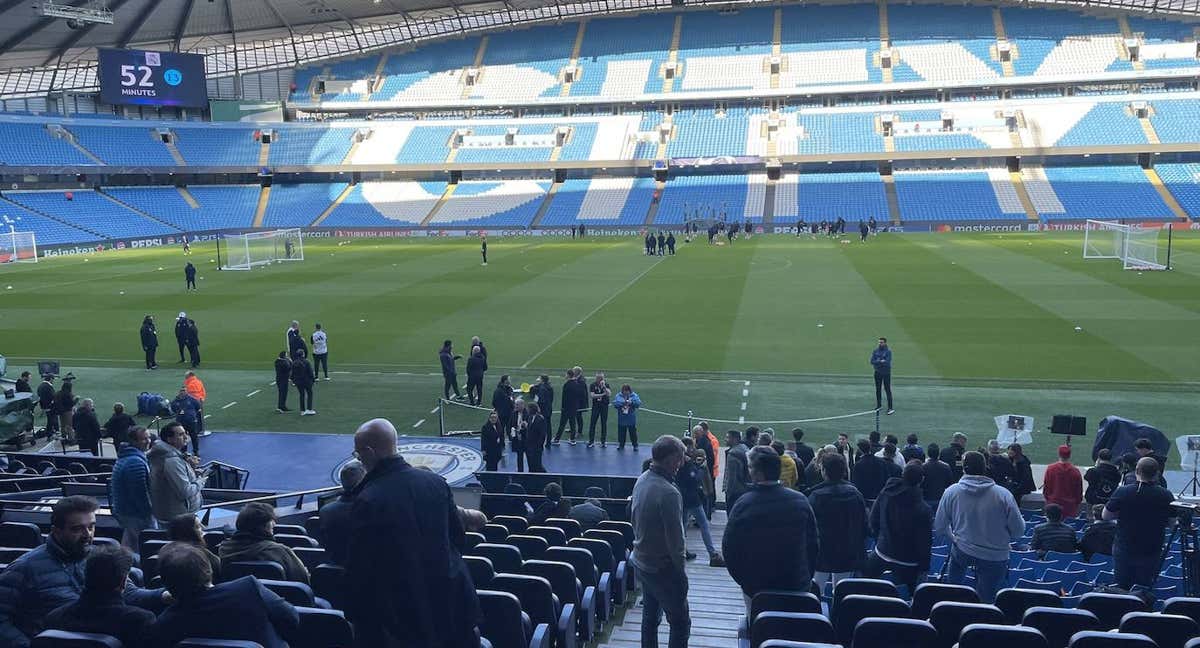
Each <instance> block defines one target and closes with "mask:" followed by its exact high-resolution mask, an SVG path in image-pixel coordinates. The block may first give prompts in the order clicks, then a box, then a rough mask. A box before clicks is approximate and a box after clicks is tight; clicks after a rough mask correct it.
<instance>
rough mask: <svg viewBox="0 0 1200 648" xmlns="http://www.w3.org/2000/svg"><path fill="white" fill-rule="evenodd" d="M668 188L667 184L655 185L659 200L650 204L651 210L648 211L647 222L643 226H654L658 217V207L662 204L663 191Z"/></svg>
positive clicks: (658, 183)
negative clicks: (655, 218)
mask: <svg viewBox="0 0 1200 648" xmlns="http://www.w3.org/2000/svg"><path fill="white" fill-rule="evenodd" d="M666 186H667V183H665V182H656V183H654V188H655V189H657V190H658V195H659V199H658V200H655V201H651V202H650V209H647V210H646V220H645V221H644V222H643V223H642V224H643V225H653V224H654V217H655V216H657V215H658V207H659V205H661V204H662V195H663V189H664V188H665V187H666Z"/></svg>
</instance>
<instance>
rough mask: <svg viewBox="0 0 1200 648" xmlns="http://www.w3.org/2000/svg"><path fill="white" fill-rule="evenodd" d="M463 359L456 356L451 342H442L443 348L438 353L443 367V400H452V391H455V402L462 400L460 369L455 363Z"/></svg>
mask: <svg viewBox="0 0 1200 648" xmlns="http://www.w3.org/2000/svg"><path fill="white" fill-rule="evenodd" d="M460 358H462V356H460V355H454V349H453V345H452V344H451V342H450V340H446V341H444V342H442V348H441V350H440V351H438V362H439V363H441V365H442V399H443V400H450V390H451V389H453V390H454V398H455V400H462V394H461V393H459V391H458V369H457V368H455V366H454V361H455V360H458V359H460Z"/></svg>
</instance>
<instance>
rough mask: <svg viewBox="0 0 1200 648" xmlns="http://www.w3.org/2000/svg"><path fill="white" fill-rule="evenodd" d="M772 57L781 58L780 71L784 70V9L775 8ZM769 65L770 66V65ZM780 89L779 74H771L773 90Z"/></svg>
mask: <svg viewBox="0 0 1200 648" xmlns="http://www.w3.org/2000/svg"><path fill="white" fill-rule="evenodd" d="M771 56H772V57H779V59H780V64H779V67H780V71H782V69H783V9H780V8H778V7H776V8H775V22H774V26H773V27H772V28H771ZM767 65H770V63H768V64H767ZM777 88H779V72H773V73H771V89H772V90H774V89H777Z"/></svg>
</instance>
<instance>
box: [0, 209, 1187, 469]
mask: <svg viewBox="0 0 1200 648" xmlns="http://www.w3.org/2000/svg"><path fill="white" fill-rule="evenodd" d="M1096 234H1104V235H1105V236H1113V237H1114V238H1115V237H1116V235H1113V234H1110V233H1106V232H1100V231H1099V229H1097V230H1094V231H1093V230H1089V231H1087V232H1085V231H1082V230H1081V231H1060V232H1036V233H1030V232H1024V231H1021V232H994V233H987V232H969V233H961V232H949V233H931V234H880V235H879V236H874V237H871V238H870V239H869V240H868V241H867V242H866V243H859V242H858V240H857V236H853V237H846V238H847V239H851V240H850V242H846V243H843V242H841V240H840V239H833V238H827V237H817V238H816V239H813V238H809V237H807V236H806V237H801V238H797V237H795V236H794V235H790V236H789V235H756V236H754V237H753V238H752V239H750V240H745V239H738V240H735V241H734V242H733V244H732V245H727V246H720V247H718V246H709V245H708V244H707V243H706V242H705V241H704V240H703V239H702V240H701V241H699V242H692V243H690V244H688V243H683V242H682V241H681V242H680V243H679V245H678V251H677V254H676V255H675V256H673V257H671V256H667V257H647V256H645V255H644V254H643V251H642V248H643V243H642V241H641V239H640V238H639V237H637V236H632V237H627V238H618V237H608V236H594V237H588V238H585V239H582V240H571V239H569V238H566V239H563V238H558V237H503V236H490V237H489V238H488V257H489V258H488V265H487V266H481V265H480V258H479V241H478V240H476V239H474V238H452V237H447V238H443V239H439V238H423V239H407V240H397V239H382V238H364V239H360V238H354V239H338V238H318V237H311V238H310V237H309V236H308V235H305V237H304V238H303V239H302V240H301V239H297V241H296V242H297V244H298V245H295V249H294V254H293V256H296V255H295V252H298V251H302V254H303V258H304V259H305V262H304V263H280V264H273V265H271V266H269V267H270V268H271V270H270V271H269V272H264V271H261V270H260V271H257V272H255V271H251V272H246V273H230V272H216V267H217V245H216V243H215V242H213V241H198V242H193V244H192V255H191V256H184V255H183V254H182V253H181V251H180V249H179V248H178V247H172V248H156V249H126V250H112V251H104V252H99V253H91V254H87V255H78V256H70V257H59V258H43V259H41V260H40V262H39V263H38V264H36V265H34V264H5V265H4V266H3V267H0V300H3V301H2V303H3V307H2V308H0V322H2V326H3V330H4V336H3V338H4V339H3V340H2V341H0V354H2V355H4V356H6V357H7V358H8V374H7V375H8V377H9V378H12V377H15V376H16V375H17V374H19V373H20V372H21V371H22V370H26V369H28V370H32V371H36V363H37V362H38V361H40V360H58V361H59V362H61V364H62V369H61V370H62V372H63V373H65V372H67V371H71V372H73V373H74V374H75V375H76V376H77V377H78V378H77V380H76V381H75V392H76V395H77V396H79V397H80V398H93V399H95V400H96V403H97V408H98V409H99V410H100V411H102V412H106V411H108V410H109V409H110V408H111V407H112V403H114V402H122V403H125V404H126V405H130V404H132V403H134V402H135V400H136V396H137V395H138V394H139V393H141V392H143V391H149V392H157V393H162V394H167V395H171V394H174V393H175V392H176V391H177V390H178V389H179V385H180V382H181V381H182V378H183V372H184V365H176V364H175V361H176V360H178V357H172V355H173V354H174V353H175V344H174V339H173V336H172V333H171V322H173V321H174V320H175V318H176V316H177V314H178V313H179V312H180V311H185V312H186V313H187V316H188V318H190V319H194V320H195V321H196V324H197V326H198V328H199V331H200V339H201V342H202V347H201V349H202V353H203V362H202V363H201V365H200V367H199V368H198V369H197V371H198V372H199V375H200V377H201V378H202V379H203V380H204V382H205V385H206V387H207V390H208V401H207V403H206V414H208V416H209V418H208V419H207V420H206V424H207V427H208V428H209V429H211V430H215V431H216V432H217V434H216V436H214V437H211V438H210V439H217V438H219V437H220V433H221V432H225V431H239V432H272V433H287V434H288V437H287V438H288V439H289V440H288V442H287V443H288V447H289V448H294V454H295V460H296V461H301V460H304V461H307V460H309V458H310V457H309V456H308V455H307V454H306V453H307V452H308V451H307V450H306V448H308V446H307V445H306V441H305V439H304V437H305V435H307V434H310V433H311V434H312V435H316V436H320V435H329V434H352V433H353V432H354V431H355V429H357V427H358V426H359V425H360V424H362V423H363V421H365V420H367V419H369V418H372V417H375V416H383V417H386V418H388V419H390V420H392V421H393V422H394V423H395V424H396V426H397V428H398V429H399V431H400V433H401V434H405V435H408V436H409V437H413V438H415V437H424V438H432V439H434V440H437V439H438V438H439V437H440V435H441V434H442V432H443V431H445V432H447V433H450V432H463V431H468V430H470V431H473V432H477V431H478V430H479V428H480V427H481V426H482V425H483V423H484V420H485V418H486V416H485V414H486V412H484V411H481V410H471V409H469V408H466V407H463V406H461V405H460V404H458V403H456V404H454V405H448V406H446V407H444V408H442V407H440V406H439V400H440V399H441V397H442V377H441V373H440V369H439V364H438V356H437V351H438V348H439V347H440V346H441V343H442V341H443V340H446V339H450V340H452V341H453V343H454V349H455V353H457V354H461V355H464V356H465V355H467V354H468V353H469V343H470V339H471V337H472V336H475V335H478V336H480V337H481V338H482V339H483V341H484V343H485V344H486V346H487V349H488V352H489V357H488V364H489V370H488V372H487V374H486V377H485V380H484V389H483V400H484V404H485V405H490V404H491V400H492V392H493V390H494V388H495V386H496V383H497V381H498V380H499V378H500V376H501V375H503V374H508V375H509V376H510V379H511V382H512V383H513V384H514V385H520V384H521V383H533V382H535V381H536V380H537V378H538V376H540V375H542V374H546V375H549V376H550V379H551V382H552V384H553V385H554V387H555V392H556V401H555V404H556V407H557V406H558V405H559V404H560V403H561V394H562V382H563V373H564V371H565V370H566V369H567V368H570V367H573V366H575V365H579V366H581V367H583V371H584V377H585V378H586V380H587V381H588V382H591V381H592V380H593V378H594V376H595V373H596V372H597V371H603V372H605V373H606V375H607V379H608V382H609V384H610V385H612V387H613V389H614V391H616V390H617V389H618V388H619V387H620V386H621V385H623V384H629V385H630V386H631V387H632V388H633V390H634V391H636V392H637V393H638V395H639V396H640V398H641V399H642V402H643V409H642V411H641V412H640V414H639V418H638V428H639V436H640V438H641V439H642V442H643V443H648V442H649V441H651V440H652V439H653V438H655V437H656V436H658V435H660V434H664V433H668V432H671V433H678V432H682V431H683V430H684V429H685V428H686V427H687V426H688V424H689V421H696V420H701V419H703V420H708V421H710V423H711V426H712V429H713V430H714V431H715V432H716V434H717V435H718V437H722V436H723V434H724V432H725V431H726V430H728V429H745V427H746V426H747V425H751V424H755V425H758V426H760V427H772V428H774V429H775V431H776V433H777V434H778V435H781V436H782V437H783V438H784V440H790V433H791V429H792V428H793V427H800V428H803V429H804V430H805V433H806V436H805V440H806V442H807V443H809V445H812V446H816V445H820V444H824V443H827V442H830V441H833V440H834V439H835V438H836V435H837V434H838V433H839V432H846V433H847V434H849V435H850V436H851V438H852V439H854V438H856V437H859V436H865V435H867V434H869V433H870V432H871V431H873V430H874V429H875V417H874V414H873V412H871V413H867V414H860V413H862V412H870V410H872V409H873V408H874V406H875V402H874V401H875V398H874V397H875V394H874V385H873V382H872V378H871V366H870V364H869V362H868V361H869V358H870V355H871V351H872V350H873V349H874V347H875V345H876V339H877V338H878V337H880V336H886V337H887V338H888V340H889V343H890V346H891V348H892V352H893V359H894V375H893V389H894V393H895V399H896V410H897V411H896V414H895V415H893V416H884V417H881V420H880V432H881V433H883V434H895V435H896V436H898V437H900V438H901V439H902V440H903V439H904V437H905V436H906V435H907V434H909V433H915V434H917V435H918V437H919V438H920V441H921V442H922V443H929V442H939V443H942V444H944V443H945V442H946V441H947V440H948V439H949V437H950V435H951V434H953V433H954V432H959V431H961V432H965V433H967V434H968V435H969V436H970V439H971V443H972V445H975V444H982V443H984V442H985V440H986V439H987V438H990V437H992V436H994V435H995V432H996V429H995V424H994V421H993V419H994V417H996V416H1000V415H1006V414H1017V415H1024V416H1031V417H1034V418H1035V420H1037V421H1038V423H1039V428H1040V427H1041V425H1040V424H1041V423H1042V422H1049V421H1050V419H1051V417H1052V416H1053V415H1054V414H1064V413H1067V414H1074V415H1076V416H1084V417H1086V418H1087V421H1088V430H1089V439H1090V435H1091V434H1093V433H1094V430H1095V425H1096V424H1097V423H1098V422H1099V420H1100V419H1101V418H1102V417H1104V416H1108V415H1110V414H1116V415H1121V416H1125V417H1128V418H1132V419H1136V420H1141V421H1144V422H1146V423H1149V424H1151V425H1155V426H1156V427H1158V428H1159V429H1161V430H1163V432H1164V433H1166V434H1167V435H1168V436H1171V437H1175V436H1179V435H1181V434H1187V433H1191V430H1192V429H1193V427H1194V423H1195V402H1194V394H1195V392H1196V390H1197V388H1198V387H1200V346H1198V345H1196V344H1195V343H1194V341H1193V340H1194V338H1195V334H1196V331H1197V330H1200V290H1197V289H1196V286H1197V284H1198V282H1200V232H1196V231H1193V230H1191V229H1190V224H1183V225H1181V226H1180V228H1179V229H1177V230H1175V231H1174V233H1173V234H1172V236H1173V243H1172V253H1171V265H1172V269H1173V271H1172V272H1145V273H1141V274H1139V273H1138V272H1128V271H1125V270H1124V269H1123V265H1124V264H1123V263H1118V262H1112V261H1107V262H1096V261H1094V260H1092V259H1091V258H1088V257H1087V256H1085V254H1084V253H1083V248H1084V242H1085V238H1086V239H1087V241H1088V245H1090V246H1095V245H1097V243H1098V242H1099V240H1100V239H1098V238H1095V236H1094V235H1096ZM281 236H282V235H279V236H269V237H266V238H265V239H264V238H262V237H258V238H241V239H238V238H234V237H231V238H229V239H223V240H221V241H220V245H221V255H222V256H221V259H222V262H223V263H225V262H226V256H227V254H228V250H230V249H232V248H234V247H238V245H234V242H239V243H240V249H241V250H242V252H241V254H242V255H243V256H242V257H240V259H234V260H233V261H232V262H231V263H237V264H238V265H243V266H244V265H250V267H252V268H255V269H259V268H261V267H263V264H258V265H252V264H253V263H254V262H256V261H265V260H267V259H273V260H281V259H280V257H281V256H282V257H284V258H286V249H285V250H283V254H282V255H280V254H279V253H277V252H276V251H277V250H279V245H280V242H281V241H286V240H287V239H286V238H281ZM1158 237H1159V238H1158V242H1159V245H1160V248H1161V246H1162V244H1163V243H1164V242H1165V239H1166V237H1167V232H1166V231H1162V232H1160V233H1159V235H1158ZM0 238H2V237H0ZM1106 245H1110V246H1111V245H1112V242H1111V241H1110V242H1109V243H1106ZM301 246H302V247H301ZM247 249H249V250H251V252H250V253H249V255H248V256H247V252H246V250H247ZM267 249H269V252H267V251H263V252H255V251H256V250H267ZM1112 249H1114V248H1112V247H1109V250H1112ZM1161 251H1162V250H1161V249H1160V252H1161ZM1142 256H1145V255H1142ZM188 261H190V262H192V263H193V264H194V265H196V266H197V268H198V270H199V272H198V273H197V274H198V277H197V279H198V282H197V283H198V288H199V289H198V290H195V291H190V292H188V291H185V287H184V278H183V272H182V270H183V266H184V264H185V263H186V262H188ZM1164 262H1165V259H1164V258H1162V257H1160V258H1159V263H1160V264H1164V265H1165V263H1164ZM160 268H161V270H160ZM9 286H11V288H8V287H9ZM81 314H86V317H81ZM147 314H149V315H153V316H154V317H155V319H156V321H157V323H158V335H159V341H160V345H161V346H160V348H159V362H160V364H161V365H162V366H161V367H160V369H159V370H158V371H146V370H145V368H144V360H143V353H142V349H141V346H140V343H139V338H138V327H139V326H140V324H141V320H142V318H143V317H144V316H145V315H147ZM292 320H299V321H300V326H301V330H302V331H303V332H304V333H305V335H306V337H307V336H308V334H310V333H311V332H312V330H313V325H314V324H316V323H320V324H321V325H322V328H323V330H325V331H326V332H327V334H328V339H329V369H330V378H331V380H329V381H325V380H321V381H320V382H318V383H317V385H316V387H315V390H314V392H315V394H314V396H315V407H314V408H313V409H315V410H316V411H317V412H318V415H317V416H306V417H300V416H298V415H294V414H278V413H276V411H275V387H274V386H273V385H272V381H273V380H274V372H273V369H272V363H273V362H274V359H275V357H276V356H277V355H278V353H279V352H280V351H282V350H284V341H283V338H282V336H281V335H280V331H282V330H283V329H285V328H286V327H287V326H288V324H289V323H290V322H291V321H292ZM164 361H165V362H164ZM457 366H458V377H459V387H460V390H463V393H464V394H465V389H464V388H465V383H466V367H465V361H464V360H459V361H458V364H457ZM322 377H323V376H322ZM289 398H290V406H292V407H295V405H296V392H295V390H294V389H293V390H292V391H291V393H290V395H289ZM689 412H690V413H691V418H690V419H689ZM855 414H859V415H857V416H848V415H855ZM442 415H444V421H443V420H440V419H439V417H440V416H442ZM833 417H845V418H833ZM589 419H590V416H589V415H588V414H587V413H585V414H584V427H585V431H586V428H587V426H588V423H589V422H590V420H589ZM147 421H148V419H147ZM142 422H146V421H142ZM553 426H554V429H555V430H557V428H558V415H557V414H555V416H554V420H553ZM608 427H609V442H610V443H612V442H613V441H614V440H615V438H616V412H615V411H611V412H609V420H608ZM249 436H251V437H253V435H249ZM597 436H598V435H597ZM450 440H453V439H450ZM597 441H599V439H597ZM1059 441H1060V439H1058V438H1054V437H1051V435H1049V434H1046V433H1042V432H1035V433H1034V442H1033V444H1032V446H1031V447H1030V450H1029V453H1030V456H1031V457H1032V458H1033V459H1034V461H1035V463H1049V462H1051V461H1053V460H1054V456H1055V455H1054V449H1055V448H1056V447H1057V445H1058V442H1059ZM645 450H646V449H645V448H643V452H642V456H643V458H644V457H645V456H646V452H645ZM610 451H611V448H610ZM246 452H251V453H252V452H253V448H252V447H247V448H246ZM349 452H350V446H349V440H348V439H347V444H346V445H345V456H349ZM313 461H315V458H313ZM322 461H323V462H324V463H322V464H321V466H324V467H323V468H321V470H328V464H329V462H330V458H329V457H328V456H325V457H323V458H322ZM233 463H235V464H236V462H233ZM314 466H315V464H314ZM314 469H316V468H314Z"/></svg>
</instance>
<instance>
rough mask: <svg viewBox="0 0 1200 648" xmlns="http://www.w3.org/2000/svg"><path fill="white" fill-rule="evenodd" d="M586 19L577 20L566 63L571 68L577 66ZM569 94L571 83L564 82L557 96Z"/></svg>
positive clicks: (585, 29)
mask: <svg viewBox="0 0 1200 648" xmlns="http://www.w3.org/2000/svg"><path fill="white" fill-rule="evenodd" d="M587 24H588V21H586V20H581V21H579V29H578V30H577V31H576V32H575V45H574V46H573V47H572V48H571V60H570V61H569V62H568V63H567V65H568V66H569V67H571V68H572V69H575V68H578V67H579V52H580V50H582V49H583V35H584V34H585V33H586V32H587ZM570 94H571V84H570V83H564V84H563V85H562V90H559V92H558V96H560V97H566V96H569V95H570Z"/></svg>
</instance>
